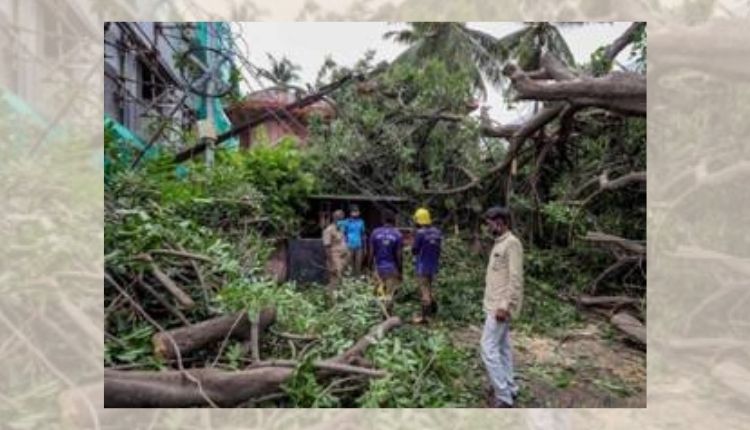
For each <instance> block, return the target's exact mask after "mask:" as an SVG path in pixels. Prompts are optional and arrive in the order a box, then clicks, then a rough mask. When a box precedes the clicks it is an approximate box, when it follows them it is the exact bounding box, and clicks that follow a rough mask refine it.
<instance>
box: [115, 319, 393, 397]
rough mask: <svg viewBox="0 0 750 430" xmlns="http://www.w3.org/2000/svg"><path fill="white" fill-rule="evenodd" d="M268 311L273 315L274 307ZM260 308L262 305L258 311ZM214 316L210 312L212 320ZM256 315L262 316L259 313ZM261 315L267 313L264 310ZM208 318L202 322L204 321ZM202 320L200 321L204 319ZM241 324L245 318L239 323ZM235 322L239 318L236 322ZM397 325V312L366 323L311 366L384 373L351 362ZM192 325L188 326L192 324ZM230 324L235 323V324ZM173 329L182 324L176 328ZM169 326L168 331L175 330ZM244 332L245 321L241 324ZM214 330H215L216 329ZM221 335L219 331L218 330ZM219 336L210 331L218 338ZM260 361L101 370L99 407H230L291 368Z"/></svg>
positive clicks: (273, 387)
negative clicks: (229, 367)
mask: <svg viewBox="0 0 750 430" xmlns="http://www.w3.org/2000/svg"><path fill="white" fill-rule="evenodd" d="M270 311H271V315H274V316H275V312H274V311H273V310H270ZM264 312H266V311H264ZM236 318H237V315H235V316H226V317H221V319H226V320H228V322H227V321H222V322H221V324H219V323H217V322H215V321H214V322H213V323H212V325H213V326H221V327H222V328H223V329H224V330H223V333H224V334H226V333H227V331H228V330H229V327H231V326H232V325H233V324H234V323H235V321H236ZM217 319H219V318H215V319H214V320H217ZM260 319H261V321H263V320H264V316H263V313H261V318H260ZM265 319H268V316H266V318H265ZM210 321H213V320H209V321H206V322H210ZM241 321H247V318H246V317H244V316H243V318H242V319H241ZM206 322H204V323H202V324H205V323H206ZM243 324H247V323H243ZM237 325H238V326H239V325H240V324H237ZM399 325H401V319H400V318H399V317H391V318H388V319H387V320H385V321H383V322H382V323H380V324H378V325H376V326H374V327H372V328H371V329H370V331H369V332H368V333H367V334H366V335H365V336H364V337H362V338H361V339H359V341H357V342H356V343H355V344H354V345H353V346H352V347H351V348H349V349H347V350H346V351H344V352H343V353H342V354H340V355H338V356H336V357H333V358H331V359H328V360H324V361H318V362H316V363H315V366H316V367H318V368H320V369H321V370H323V371H325V372H329V373H354V374H358V375H362V376H370V377H380V376H383V375H384V373H383V372H380V371H378V370H375V369H366V368H361V367H356V366H352V365H351V363H352V362H355V361H357V360H358V359H360V358H361V357H362V355H363V354H364V352H365V350H366V349H367V348H368V347H369V346H370V345H372V344H373V343H375V342H377V341H378V339H380V338H382V337H383V336H384V335H385V333H387V332H388V331H389V330H391V329H393V328H395V327H398V326H399ZM195 327H196V326H192V327H190V329H194V328H195ZM235 328H236V327H235ZM178 330H185V328H183V329H178ZM178 330H174V331H173V332H177V331H178ZM243 330H246V331H248V332H249V330H250V327H248V326H247V325H244V326H243ZM216 331H217V332H218V331H219V330H216ZM219 337H221V336H219ZM219 337H214V339H218V338H219ZM273 364H274V363H273V362H271V365H270V366H265V365H264V363H260V365H259V366H257V367H251V368H249V369H246V370H242V371H224V370H217V369H188V370H169V371H162V372H158V371H116V370H105V372H104V407H109V408H184V407H195V406H213V405H216V406H219V407H233V406H237V405H239V404H241V403H243V402H246V401H248V400H250V399H253V398H256V397H260V396H263V395H266V394H270V393H275V392H278V391H279V390H280V389H281V388H280V386H281V384H283V383H284V382H285V381H287V380H288V379H289V378H290V377H291V376H292V374H293V373H294V367H292V366H290V363H286V362H283V361H282V362H279V363H277V364H278V365H273Z"/></svg>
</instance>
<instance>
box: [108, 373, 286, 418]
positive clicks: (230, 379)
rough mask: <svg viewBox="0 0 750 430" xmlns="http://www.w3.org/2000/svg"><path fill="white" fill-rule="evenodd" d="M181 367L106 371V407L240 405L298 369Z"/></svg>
mask: <svg viewBox="0 0 750 430" xmlns="http://www.w3.org/2000/svg"><path fill="white" fill-rule="evenodd" d="M184 372H186V373H190V375H191V376H192V377H193V378H194V379H195V380H197V381H199V382H200V385H198V384H196V383H195V382H194V381H191V380H190V379H188V377H187V376H186V375H185V374H184V373H183V372H181V371H178V370H170V371H166V372H153V371H114V370H105V372H104V407H105V408H108V407H109V408H187V407H195V406H210V402H209V401H208V400H207V398H208V399H210V400H211V402H213V403H215V404H216V405H217V406H220V407H232V406H236V405H238V404H240V403H242V402H243V401H246V400H247V399H250V398H253V397H257V396H262V395H264V394H268V393H271V392H275V391H277V390H278V389H279V386H280V385H281V384H282V383H283V382H284V381H286V380H287V379H288V378H289V377H290V376H291V375H292V373H293V372H294V369H292V368H288V367H265V368H258V369H251V370H243V371H234V372H230V371H223V370H217V369H190V370H185V371H184Z"/></svg>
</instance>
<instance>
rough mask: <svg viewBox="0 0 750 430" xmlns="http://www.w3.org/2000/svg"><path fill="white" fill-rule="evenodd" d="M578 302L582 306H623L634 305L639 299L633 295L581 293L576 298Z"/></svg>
mask: <svg viewBox="0 0 750 430" xmlns="http://www.w3.org/2000/svg"><path fill="white" fill-rule="evenodd" d="M576 302H577V303H578V304H581V305H583V306H603V307H611V306H624V305H635V304H638V303H639V302H640V299H637V298H635V297H627V296H587V295H582V296H580V297H578V298H577V299H576Z"/></svg>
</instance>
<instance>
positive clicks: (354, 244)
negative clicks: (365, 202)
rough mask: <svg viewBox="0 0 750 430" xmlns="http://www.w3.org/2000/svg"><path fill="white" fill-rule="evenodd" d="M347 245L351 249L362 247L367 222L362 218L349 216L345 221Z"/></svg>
mask: <svg viewBox="0 0 750 430" xmlns="http://www.w3.org/2000/svg"><path fill="white" fill-rule="evenodd" d="M343 231H344V234H345V235H346V246H347V247H348V248H349V249H361V248H362V246H363V243H362V237H363V236H364V235H365V222H364V221H362V218H347V219H346V220H345V222H344V230H343Z"/></svg>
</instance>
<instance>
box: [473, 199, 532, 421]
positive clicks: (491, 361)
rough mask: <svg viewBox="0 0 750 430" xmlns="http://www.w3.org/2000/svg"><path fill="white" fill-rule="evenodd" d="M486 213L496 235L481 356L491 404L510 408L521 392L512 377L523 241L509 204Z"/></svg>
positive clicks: (519, 302) (486, 286)
mask: <svg viewBox="0 0 750 430" xmlns="http://www.w3.org/2000/svg"><path fill="white" fill-rule="evenodd" d="M484 217H485V221H486V222H487V226H488V227H489V229H490V231H491V232H492V234H493V235H494V236H495V245H494V246H493V247H492V252H491V253H490V258H489V261H488V263H487V276H486V278H485V289H484V312H485V314H486V317H485V321H484V330H483V332H482V341H481V347H482V348H481V351H482V360H483V361H484V365H485V367H486V368H487V374H488V376H489V379H490V384H491V385H492V389H493V395H492V397H491V398H490V401H489V403H490V407H501V408H503V407H504V408H508V407H512V406H513V398H514V397H515V396H516V394H517V393H518V387H517V386H516V384H515V381H514V380H513V352H512V349H511V343H510V323H511V320H512V319H513V318H515V317H516V316H517V315H518V312H519V311H520V310H521V302H522V300H523V245H521V241H519V240H518V238H517V237H516V236H515V235H513V233H512V232H511V231H510V211H509V210H508V209H507V208H504V207H499V206H495V207H492V208H490V209H488V210H487V212H485V215H484Z"/></svg>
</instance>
